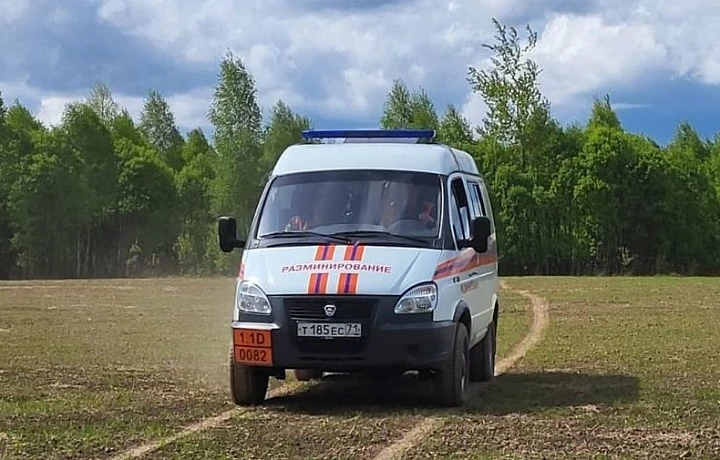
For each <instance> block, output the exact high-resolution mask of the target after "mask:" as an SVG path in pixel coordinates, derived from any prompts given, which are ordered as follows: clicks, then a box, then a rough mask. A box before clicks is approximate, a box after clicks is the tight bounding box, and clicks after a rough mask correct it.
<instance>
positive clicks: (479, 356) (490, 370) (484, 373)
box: [470, 318, 497, 382]
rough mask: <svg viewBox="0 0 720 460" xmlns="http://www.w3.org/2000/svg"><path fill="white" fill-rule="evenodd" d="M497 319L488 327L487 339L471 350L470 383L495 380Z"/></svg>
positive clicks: (484, 338)
mask: <svg viewBox="0 0 720 460" xmlns="http://www.w3.org/2000/svg"><path fill="white" fill-rule="evenodd" d="M496 353H497V318H495V319H493V322H492V323H490V324H489V325H488V330H487V333H486V334H485V337H483V339H482V340H481V341H480V343H478V344H477V345H475V346H474V347H472V349H471V350H470V381H471V382H489V381H491V380H492V379H493V378H495V356H496Z"/></svg>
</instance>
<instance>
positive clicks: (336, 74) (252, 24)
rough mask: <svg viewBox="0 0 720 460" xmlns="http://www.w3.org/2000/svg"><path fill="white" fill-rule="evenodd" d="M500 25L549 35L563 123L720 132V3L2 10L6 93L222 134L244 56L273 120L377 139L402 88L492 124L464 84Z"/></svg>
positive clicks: (320, 1) (550, 89) (223, 2)
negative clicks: (221, 65) (106, 88)
mask: <svg viewBox="0 0 720 460" xmlns="http://www.w3.org/2000/svg"><path fill="white" fill-rule="evenodd" d="M300 5H302V6H300ZM492 17H497V18H498V19H500V20H501V21H502V22H504V23H507V24H511V25H515V26H518V27H519V28H521V31H522V27H523V25H524V24H525V23H527V22H529V23H531V24H532V26H533V28H534V29H535V30H536V31H537V32H538V33H539V40H538V45H537V47H536V49H535V50H534V52H533V55H532V57H533V58H534V59H535V60H536V61H537V62H538V63H539V64H540V66H541V67H542V68H543V73H542V76H541V89H542V91H543V92H544V94H545V95H546V96H547V97H548V98H549V100H550V102H551V103H552V106H553V112H554V114H555V116H556V117H557V118H558V119H559V120H560V121H561V122H563V123H569V122H572V121H579V122H584V121H585V119H586V117H587V115H588V110H589V108H590V105H591V103H592V99H593V97H595V96H602V95H604V94H606V93H608V94H610V96H611V100H612V101H613V103H614V104H615V105H616V109H617V111H618V113H619V115H620V117H621V120H622V122H623V123H624V124H625V126H626V127H627V128H628V129H629V130H631V131H635V132H644V133H646V134H648V135H650V136H652V137H653V138H655V139H656V140H658V141H659V142H661V143H665V142H667V141H668V140H669V139H670V138H671V136H672V135H673V133H674V130H675V128H676V127H677V125H678V123H679V122H680V121H683V120H687V121H689V122H690V123H691V124H692V125H693V126H695V127H696V129H698V130H699V131H700V133H701V134H702V135H703V136H706V137H713V136H714V135H715V133H716V132H719V131H720V117H718V116H717V109H716V107H719V106H720V104H718V103H719V102H720V44H719V43H718V42H717V41H715V40H712V37H714V36H715V34H714V32H715V31H716V30H718V26H720V3H717V2H715V1H714V0H713V1H711V0H696V1H695V2H693V3H692V4H689V3H688V2H683V3H678V2H672V1H670V0H590V1H580V0H537V1H532V2H531V1H529V0H526V1H521V0H307V1H305V2H294V1H290V0H247V1H243V2H238V1H234V0H207V1H190V0H173V1H169V0H63V1H62V2H57V1H52V0H34V1H32V2H31V1H29V0H0V90H1V91H2V93H3V98H4V99H5V100H6V103H10V102H12V101H13V100H14V99H16V98H17V99H19V100H20V101H21V102H22V103H23V104H24V105H26V106H28V107H29V108H30V109H31V110H33V112H34V113H35V114H36V115H37V116H38V117H40V118H41V119H42V120H44V121H45V122H47V123H49V124H52V123H57V122H58V121H59V119H60V116H61V114H62V110H63V107H64V105H65V104H66V103H67V102H69V101H71V100H73V99H78V98H82V97H84V96H85V95H86V94H87V92H88V91H89V88H90V87H91V86H92V84H93V83H94V82H95V81H98V80H103V81H105V82H107V83H108V84H109V85H110V87H111V88H112V90H113V92H114V94H115V97H116V99H117V100H118V101H119V102H120V103H121V104H122V105H124V106H125V107H127V108H128V109H129V110H130V112H131V113H132V114H133V115H134V116H138V115H139V113H140V110H141V108H142V100H143V97H144V96H145V95H146V94H147V91H148V90H150V89H156V90H158V91H160V92H161V93H162V94H163V95H164V96H165V97H166V98H167V99H168V101H169V102H170V104H171V106H172V108H173V111H174V112H175V116H176V118H177V122H178V124H179V125H180V127H181V128H182V129H183V130H189V129H192V128H194V127H196V126H202V127H203V128H204V129H206V130H210V129H211V128H210V127H209V126H208V123H207V120H206V114H207V109H208V107H209V104H210V100H211V96H212V88H213V86H214V85H215V84H216V82H217V71H218V62H219V59H220V58H221V57H222V55H223V54H224V53H225V52H226V51H227V50H228V49H231V50H233V51H234V52H235V53H236V54H237V55H239V56H241V57H242V58H243V59H244V60H245V62H246V64H247V65H248V68H249V69H250V70H251V72H252V73H253V75H254V77H255V79H256V80H257V86H258V96H259V100H260V103H261V105H262V106H263V108H264V109H269V108H270V107H271V106H272V105H273V104H274V103H275V101H277V100H278V98H282V99H283V100H285V101H286V102H287V103H288V104H290V105H291V107H292V108H293V109H295V110H297V111H299V112H301V113H303V114H305V115H308V116H309V117H311V119H312V120H313V121H314V124H315V125H316V126H317V127H328V128H338V127H370V126H374V125H376V124H377V120H378V118H379V116H380V112H381V110H382V103H383V100H384V97H385V95H386V94H387V91H388V89H389V87H390V85H391V83H392V80H393V79H394V78H402V79H404V80H405V81H406V82H407V83H408V85H409V86H410V87H412V88H418V87H420V86H422V87H423V88H425V89H426V90H427V91H428V93H429V94H430V95H431V97H432V98H433V100H434V102H435V104H436V106H437V108H438V110H439V111H441V110H443V109H444V107H445V106H446V105H447V104H449V103H452V104H455V105H456V106H458V107H460V108H462V110H463V112H464V113H465V115H466V116H467V117H468V118H470V120H471V121H473V122H474V123H479V122H480V121H481V119H482V117H483V115H484V110H485V108H484V104H483V102H482V100H481V99H480V98H479V97H478V96H477V95H473V94H472V93H471V88H470V86H469V85H468V83H467V81H466V79H465V76H466V72H467V68H468V66H470V65H472V66H475V67H482V66H484V65H487V58H488V51H487V50H486V49H484V48H483V47H482V46H481V45H482V43H483V42H488V41H490V40H491V39H492V34H493V32H494V31H493V28H492V23H491V18H492Z"/></svg>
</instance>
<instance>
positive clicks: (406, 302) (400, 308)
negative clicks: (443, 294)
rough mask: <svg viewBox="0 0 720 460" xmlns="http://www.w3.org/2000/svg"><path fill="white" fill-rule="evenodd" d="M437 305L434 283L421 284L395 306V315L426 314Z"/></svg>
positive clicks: (408, 292)
mask: <svg viewBox="0 0 720 460" xmlns="http://www.w3.org/2000/svg"><path fill="white" fill-rule="evenodd" d="M435 305H437V286H435V283H428V284H422V285H420V286H415V287H414V288H412V289H410V290H409V291H407V292H406V293H405V295H403V296H402V298H401V299H400V301H399V302H398V303H397V305H395V313H400V314H402V313H426V312H429V311H433V310H434V309H435Z"/></svg>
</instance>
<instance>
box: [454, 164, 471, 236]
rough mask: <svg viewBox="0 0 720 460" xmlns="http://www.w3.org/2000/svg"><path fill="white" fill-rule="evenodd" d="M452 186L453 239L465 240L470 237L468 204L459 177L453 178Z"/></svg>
mask: <svg viewBox="0 0 720 460" xmlns="http://www.w3.org/2000/svg"><path fill="white" fill-rule="evenodd" d="M450 186H451V188H452V196H451V198H452V199H451V200H450V201H451V203H450V204H451V206H452V208H453V209H452V219H453V222H452V226H453V232H454V233H455V240H456V241H457V240H467V239H469V238H470V219H469V218H470V206H469V203H468V199H467V195H466V194H465V187H464V185H463V181H462V179H460V178H456V179H453V181H452V182H451V184H450Z"/></svg>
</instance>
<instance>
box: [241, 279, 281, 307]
mask: <svg viewBox="0 0 720 460" xmlns="http://www.w3.org/2000/svg"><path fill="white" fill-rule="evenodd" d="M235 308H237V309H238V310H239V311H243V312H245V313H255V314H258V315H269V314H270V313H271V312H272V307H271V306H270V302H269V301H268V299H267V297H266V296H265V293H264V292H263V291H262V289H260V288H259V287H258V286H256V285H255V284H253V283H251V282H249V281H241V282H240V283H239V284H238V287H237V291H236V293H235Z"/></svg>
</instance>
